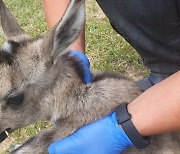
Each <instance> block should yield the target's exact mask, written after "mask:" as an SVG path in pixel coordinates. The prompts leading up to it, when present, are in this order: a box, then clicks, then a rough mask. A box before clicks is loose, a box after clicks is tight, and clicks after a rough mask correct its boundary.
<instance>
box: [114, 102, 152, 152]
mask: <svg viewBox="0 0 180 154" xmlns="http://www.w3.org/2000/svg"><path fill="white" fill-rule="evenodd" d="M115 112H116V117H117V122H118V124H119V125H121V127H122V129H123V130H124V132H125V133H126V135H127V136H128V137H129V139H130V140H131V142H132V143H133V144H134V145H135V146H136V147H137V148H138V149H143V148H145V147H147V146H148V145H149V144H150V138H149V137H144V138H143V137H142V136H141V135H140V134H139V132H138V131H137V129H136V128H135V126H134V124H133V123H132V121H131V114H130V113H128V110H127V103H123V104H121V105H120V106H119V107H118V108H117V109H116V110H115Z"/></svg>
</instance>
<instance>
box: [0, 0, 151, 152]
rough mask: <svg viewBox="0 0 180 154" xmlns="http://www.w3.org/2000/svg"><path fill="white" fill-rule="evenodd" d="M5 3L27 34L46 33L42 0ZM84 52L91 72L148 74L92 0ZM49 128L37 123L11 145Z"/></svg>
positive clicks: (16, 134)
mask: <svg viewBox="0 0 180 154" xmlns="http://www.w3.org/2000/svg"><path fill="white" fill-rule="evenodd" d="M4 1H5V3H6V4H7V6H8V8H9V9H10V10H11V12H12V13H13V14H14V16H15V17H16V19H17V20H18V21H19V23H20V25H21V26H22V28H23V29H24V30H25V31H26V32H27V33H28V34H31V35H33V36H38V35H39V34H41V33H44V32H47V31H48V28H47V25H46V21H45V17H44V12H43V8H42V3H41V0H18V1H16V0H4ZM97 14H98V16H97ZM0 38H1V39H0V44H3V42H4V41H5V39H4V37H3V35H2V34H0ZM86 53H87V55H88V57H89V59H90V62H91V67H92V68H94V69H98V70H104V71H110V72H124V73H125V74H128V75H129V76H131V77H132V78H135V77H139V76H146V75H147V72H148V71H147V69H145V67H144V66H143V65H142V61H141V59H140V57H139V55H138V54H137V53H136V51H135V50H134V49H133V48H132V47H131V46H130V45H129V44H128V43H127V42H126V41H125V40H124V39H123V38H122V37H121V36H120V35H119V34H117V33H116V32H115V31H114V30H113V29H112V28H111V26H110V24H109V22H108V19H107V18H106V17H105V16H104V14H103V13H102V12H101V11H100V9H99V7H98V6H97V4H96V3H95V1H93V0H87V22H86ZM50 125H51V124H49V123H47V122H37V123H36V124H35V125H31V126H28V127H26V128H24V129H20V130H17V131H15V132H14V133H13V134H12V135H11V141H10V143H11V144H17V143H21V142H24V141H25V140H26V139H27V138H29V137H31V136H34V135H35V134H36V133H37V132H38V131H39V130H41V129H43V128H46V127H49V126H50ZM0 146H1V145H0ZM0 149H1V148H0ZM0 153H1V152H0Z"/></svg>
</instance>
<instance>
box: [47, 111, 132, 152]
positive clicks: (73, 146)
mask: <svg viewBox="0 0 180 154" xmlns="http://www.w3.org/2000/svg"><path fill="white" fill-rule="evenodd" d="M130 146H133V144H132V143H131V141H130V140H129V138H128V137H127V135H126V134H125V133H124V131H123V130H122V129H121V128H120V127H119V125H118V124H117V120H116V113H115V112H113V113H111V114H109V115H108V116H106V117H104V118H102V119H100V120H97V121H95V122H93V123H91V124H88V125H86V126H84V127H82V128H80V129H79V130H77V131H76V132H75V133H74V134H72V135H70V136H69V137H67V138H64V139H62V140H59V141H56V142H54V143H52V144H51V145H50V146H49V149H48V152H49V154H120V153H121V152H122V151H124V150H125V149H127V148H128V147H130Z"/></svg>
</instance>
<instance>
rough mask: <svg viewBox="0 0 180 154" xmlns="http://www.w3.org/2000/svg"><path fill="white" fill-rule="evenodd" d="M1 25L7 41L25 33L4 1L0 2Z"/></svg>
mask: <svg viewBox="0 0 180 154" xmlns="http://www.w3.org/2000/svg"><path fill="white" fill-rule="evenodd" d="M0 24H1V26H2V29H3V32H4V34H5V36H6V37H7V39H8V38H11V37H13V36H16V35H20V34H23V33H24V31H23V30H22V29H21V27H20V26H19V24H18V23H17V21H16V19H15V18H14V17H13V15H12V14H11V13H10V12H9V10H8V9H7V7H6V6H5V4H4V2H3V1H2V0H0Z"/></svg>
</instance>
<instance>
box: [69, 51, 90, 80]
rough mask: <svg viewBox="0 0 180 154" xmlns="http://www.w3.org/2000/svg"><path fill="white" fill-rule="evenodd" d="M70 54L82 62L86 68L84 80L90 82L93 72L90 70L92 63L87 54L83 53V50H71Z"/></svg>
mask: <svg viewBox="0 0 180 154" xmlns="http://www.w3.org/2000/svg"><path fill="white" fill-rule="evenodd" d="M70 54H71V55H72V56H74V57H77V58H78V60H79V61H80V62H81V64H82V66H83V69H84V82H85V83H90V82H91V72H90V70H89V67H90V63H89V60H88V58H87V57H86V55H85V54H83V53H82V52H80V51H76V50H71V51H70Z"/></svg>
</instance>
